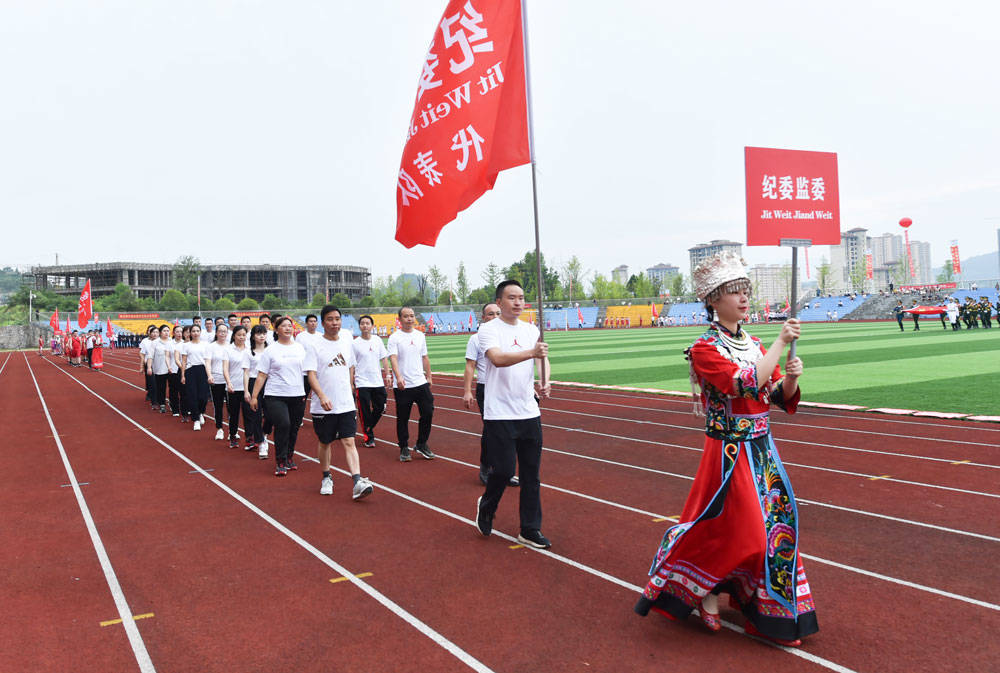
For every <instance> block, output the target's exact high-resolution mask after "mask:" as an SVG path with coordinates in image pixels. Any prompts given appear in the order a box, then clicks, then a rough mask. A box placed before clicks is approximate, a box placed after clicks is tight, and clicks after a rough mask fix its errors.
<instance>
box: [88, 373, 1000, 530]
mask: <svg viewBox="0 0 1000 673" xmlns="http://www.w3.org/2000/svg"><path fill="white" fill-rule="evenodd" d="M107 375H108V376H109V377H110V378H113V379H115V380H116V381H121V382H122V383H124V384H125V385H128V386H132V387H133V388H135V389H136V390H142V391H145V388H142V387H141V386H137V385H135V384H134V383H131V382H129V381H126V380H124V379H120V378H118V377H117V376H113V375H111V374H107ZM385 416H386V417H387V418H395V417H396V416H395V415H394V414H385ZM213 420H214V419H213ZM305 420H306V421H308V422H310V423H312V420H311V419H309V418H306V419H305ZM410 422H411V423H416V421H415V420H411V421H410ZM433 427H435V428H438V429H439V430H446V431H448V432H455V433H458V434H463V435H472V436H474V437H478V436H479V433H476V432H470V431H468V430H462V429H460V428H449V427H447V426H444V425H437V424H434V425H433ZM379 441H381V440H379ZM390 444H391V442H390ZM681 448H685V447H681ZM542 450H543V451H548V452H549V453H556V454H560V455H563V456H569V457H571V458H579V459H581V460H589V461H592V462H596V463H605V464H607V465H614V466H616V467H624V468H626V469H629V470H637V471H640V472H650V473H652V474H662V475H663V476H666V477H674V478H675V479H684V480H687V481H694V477H692V476H689V475H686V474H677V473H676V472H667V471H665V470H658V469H656V468H652V467H644V466H642V465H633V464H631V463H623V462H620V461H617V460H608V459H607V458H596V457H594V456H587V455H584V454H581V453H573V452H571V451H562V450H560V449H550V448H545V447H543V449H542ZM796 500H797V501H798V502H800V503H804V504H807V505H816V506H817V507H825V508H828V509H834V510H838V511H841V512H849V513H851V514H858V515H860V516H868V517H872V518H876V519H883V520H885V521H892V522H894V523H902V524H906V525H910V526H918V527H920V528H929V529H931V530H937V531H941V532H943V533H951V534H954V535H964V536H966V537H973V538H978V539H980V540H988V541H990V542H1000V537H994V536H992V535H984V534H983V533H973V532H972V531H967V530H961V529H958V528H949V527H947V526H939V525H937V524H933V523H926V522H924V521H915V520H913V519H903V518H900V517H896V516H891V515H889V514H879V513H878V512H869V511H867V510H863V509H855V508H853V507H845V506H843V505H834V504H832V503H829V502H821V501H819V500H807V499H806V498H800V497H796Z"/></svg>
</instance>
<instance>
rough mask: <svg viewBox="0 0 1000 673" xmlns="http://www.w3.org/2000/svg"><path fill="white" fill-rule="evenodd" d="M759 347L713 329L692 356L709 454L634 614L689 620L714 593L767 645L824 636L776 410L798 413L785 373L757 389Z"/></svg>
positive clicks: (750, 340)
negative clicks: (777, 438) (774, 426)
mask: <svg viewBox="0 0 1000 673" xmlns="http://www.w3.org/2000/svg"><path fill="white" fill-rule="evenodd" d="M765 352H766V351H765V350H764V348H763V347H762V346H761V343H760V339H758V338H756V337H751V336H750V335H748V334H747V333H746V332H745V331H743V330H739V331H738V332H737V334H736V335H735V336H734V335H732V334H730V333H729V332H728V331H727V330H726V329H725V328H724V327H720V326H719V325H718V324H716V323H713V324H712V326H711V327H710V328H709V329H708V331H707V332H705V333H704V334H703V335H702V336H701V337H699V338H698V339H697V340H695V342H694V343H693V344H692V345H691V346H690V347H689V348H688V349H687V350H686V351H685V353H686V355H687V356H688V359H689V360H690V362H691V372H692V377H696V378H697V380H698V382H699V383H700V384H701V391H702V392H701V402H702V405H703V407H704V410H705V435H706V437H705V448H704V452H703V453H702V457H701V463H700V464H699V466H698V473H697V475H696V476H695V481H694V485H693V486H692V487H691V492H690V493H689V494H688V498H687V502H686V503H685V504H684V511H683V513H682V514H681V517H680V523H678V524H677V525H675V526H672V527H671V528H669V529H668V530H667V532H666V534H665V535H664V536H663V541H662V542H661V543H660V547H659V549H658V550H657V552H656V558H655V559H654V560H653V565H652V567H651V568H650V570H649V575H650V580H649V583H648V584H647V585H646V588H645V590H644V591H643V594H642V597H641V598H640V599H639V602H638V604H637V605H636V606H635V611H636V612H638V613H639V614H641V615H645V614H647V613H648V612H649V610H650V609H651V608H653V607H655V608H657V609H658V610H662V611H664V612H667V613H669V614H671V615H673V616H675V617H679V618H684V617H686V616H687V615H688V614H689V613H690V612H691V610H692V609H693V608H696V607H698V606H699V604H700V603H701V600H702V599H703V598H704V597H705V596H706V595H707V594H708V593H709V592H714V593H721V592H727V593H729V595H730V596H731V597H732V603H733V605H734V606H738V607H739V609H740V610H741V611H742V612H743V614H744V615H745V616H746V618H747V619H748V620H749V621H751V622H753V624H754V626H756V627H757V629H758V630H759V631H760V632H761V633H762V634H763V635H765V636H768V637H771V638H779V639H782V640H795V639H797V638H802V637H804V636H807V635H809V634H811V633H814V632H816V631H818V630H819V626H818V625H817V621H816V611H815V607H814V606H813V600H812V594H811V593H810V591H809V583H808V581H807V580H806V574H805V570H804V569H803V568H802V561H801V559H800V558H799V553H798V510H797V508H796V506H795V496H794V494H793V493H792V487H791V483H790V482H789V480H788V475H787V474H785V468H784V466H783V465H782V464H781V458H780V457H779V456H778V450H777V448H776V447H775V446H774V442H773V441H772V439H771V432H770V429H769V420H768V410H769V408H770V406H771V405H775V406H777V407H780V408H782V409H784V410H785V411H787V412H788V413H795V409H796V407H797V406H798V402H799V391H798V389H796V391H795V394H794V395H791V396H789V397H787V398H786V396H785V395H784V392H783V391H782V385H781V370H780V368H779V367H775V369H774V372H773V373H772V374H771V377H770V380H769V381H768V384H767V386H766V387H764V388H758V387H757V364H756V363H757V362H758V361H759V360H760V359H761V358H762V357H763V356H764V353H765Z"/></svg>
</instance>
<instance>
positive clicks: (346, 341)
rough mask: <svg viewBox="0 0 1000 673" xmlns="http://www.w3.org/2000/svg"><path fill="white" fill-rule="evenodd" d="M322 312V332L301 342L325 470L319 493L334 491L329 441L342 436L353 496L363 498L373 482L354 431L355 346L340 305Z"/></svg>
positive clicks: (312, 410) (314, 427)
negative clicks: (364, 468) (363, 473)
mask: <svg viewBox="0 0 1000 673" xmlns="http://www.w3.org/2000/svg"><path fill="white" fill-rule="evenodd" d="M320 315H321V316H323V335H322V336H320V337H319V338H318V339H307V340H306V342H305V343H303V344H302V346H303V347H304V348H305V350H306V358H305V361H304V362H303V365H302V371H304V372H306V378H307V379H308V381H309V387H310V388H311V389H312V392H313V398H312V405H311V406H310V408H309V413H310V414H311V415H312V420H313V430H315V431H316V436H317V437H318V438H319V451H318V453H319V462H320V467H321V468H322V470H323V481H322V482H321V483H320V488H319V492H320V495H333V477H332V476H331V474H330V444H332V443H333V441H334V440H335V439H339V440H340V444H341V445H342V446H343V447H344V456H345V457H346V458H347V467H348V469H350V471H351V479H352V480H354V490H353V491H352V493H351V497H352V498H354V499H355V500H361V499H362V498H366V497H368V496H369V495H371V493H372V491H373V490H374V489H373V487H372V483H371V482H370V481H369V480H368V479H367V478H365V477H362V476H361V463H360V461H359V460H358V449H357V447H356V446H355V445H354V434H355V433H356V432H357V429H358V423H357V417H356V416H355V413H356V412H355V410H354V390H353V388H354V385H353V381H354V348H353V343H352V342H353V339H352V338H351V333H350V332H342V331H341V329H340V326H341V314H340V309H338V308H337V307H336V306H332V305H330V304H327V305H326V306H324V307H323V310H322V311H320Z"/></svg>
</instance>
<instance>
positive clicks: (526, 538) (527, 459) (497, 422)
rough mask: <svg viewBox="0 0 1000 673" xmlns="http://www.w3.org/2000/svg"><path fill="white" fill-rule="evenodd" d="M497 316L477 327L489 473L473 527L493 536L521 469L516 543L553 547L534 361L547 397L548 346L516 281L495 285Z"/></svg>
mask: <svg viewBox="0 0 1000 673" xmlns="http://www.w3.org/2000/svg"><path fill="white" fill-rule="evenodd" d="M496 300H497V302H496V303H497V305H499V306H500V318H499V319H497V320H491V321H490V322H488V323H486V324H484V325H482V326H481V327H480V328H479V345H480V348H481V349H482V350H483V351H484V352H485V353H486V359H487V366H486V377H487V378H486V381H487V383H486V391H485V399H484V408H483V419H484V420H483V423H484V425H485V427H486V462H487V469H488V471H489V474H488V478H487V481H486V492H485V493H483V495H482V496H480V498H479V500H478V501H477V503H476V527H477V528H478V529H479V532H480V534H482V535H484V536H489V534H490V533H492V532H493V517H494V515H495V514H496V511H497V507H498V506H499V504H500V498H502V497H503V493H504V490H505V489H506V488H507V484H508V481H509V480H510V478H511V477H512V476H514V468H515V464H516V465H519V466H520V472H521V498H520V518H521V532H520V534H519V535H518V536H517V540H518V542H520V543H521V544H523V545H525V546H529V547H534V548H535V549H548V548H549V547H551V546H552V543H551V542H550V541H549V539H548V538H546V537H545V536H544V535H542V531H541V527H542V504H541V498H540V486H541V485H540V482H539V475H538V473H539V468H540V466H541V460H542V417H541V412H540V411H539V409H538V397H537V396H536V394H535V388H534V380H535V360H539V361H541V364H542V377H541V381H540V385H539V388H538V395H540V396H541V397H548V396H549V392H550V390H551V386H550V384H549V374H550V371H551V370H550V368H549V364H548V351H549V348H548V344H546V343H545V342H544V341H539V338H538V337H539V332H538V328H537V327H535V326H534V325H532V324H531V323H527V322H524V321H523V320H521V319H520V315H521V313H522V312H523V310H524V289H523V288H522V287H521V284H520V283H518V282H517V281H516V280H505V281H503V282H502V283H500V284H499V285H498V286H497V290H496Z"/></svg>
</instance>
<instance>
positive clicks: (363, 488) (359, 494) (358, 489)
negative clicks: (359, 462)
mask: <svg viewBox="0 0 1000 673" xmlns="http://www.w3.org/2000/svg"><path fill="white" fill-rule="evenodd" d="M374 490H375V487H374V486H372V483H371V482H370V481H369V480H368V477H361V478H360V479H358V483H356V484H355V485H354V491H353V492H352V493H351V498H353V499H354V500H361V499H362V498H367V497H368V496H370V495H371V494H372V491H374Z"/></svg>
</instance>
